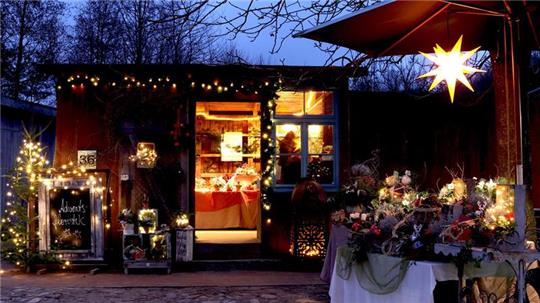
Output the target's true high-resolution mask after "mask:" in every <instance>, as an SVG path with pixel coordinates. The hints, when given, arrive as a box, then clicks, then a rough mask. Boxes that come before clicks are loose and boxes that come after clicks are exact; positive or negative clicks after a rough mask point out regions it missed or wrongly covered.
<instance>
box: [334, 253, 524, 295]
mask: <svg viewBox="0 0 540 303" xmlns="http://www.w3.org/2000/svg"><path fill="white" fill-rule="evenodd" d="M337 258H340V255H339V252H338V254H337V256H336V262H337ZM353 266H354V265H353ZM512 274H513V272H512V271H511V268H510V267H508V265H507V264H506V263H482V266H481V267H480V268H477V267H474V266H473V265H468V266H467V267H466V268H465V278H473V277H487V276H493V275H497V276H508V275H512ZM457 279H458V274H457V268H456V266H455V265H454V264H452V263H441V262H430V261H411V263H410V266H409V269H408V270H407V273H406V274H405V276H404V278H403V280H402V282H401V284H400V285H399V287H398V288H397V290H396V291H394V292H392V293H389V294H385V295H377V294H372V293H370V292H368V291H367V290H365V289H363V288H362V287H361V286H360V284H359V282H358V279H357V277H356V275H355V274H354V273H352V274H351V275H350V276H349V278H348V279H346V280H345V279H343V278H341V277H340V276H339V275H338V272H337V271H336V266H335V265H334V270H333V272H332V282H331V283H330V289H329V295H330V298H331V302H333V303H340V302H343V303H348V302H361V303H386V302H388V303H395V302H399V303H419V302H422V303H431V302H434V300H433V290H434V289H435V286H436V285H437V281H450V280H457Z"/></svg>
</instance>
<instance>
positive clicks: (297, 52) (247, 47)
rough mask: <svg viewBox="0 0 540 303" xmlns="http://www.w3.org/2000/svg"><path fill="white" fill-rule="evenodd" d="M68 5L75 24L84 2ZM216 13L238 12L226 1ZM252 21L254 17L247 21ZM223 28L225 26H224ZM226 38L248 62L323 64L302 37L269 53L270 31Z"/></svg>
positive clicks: (242, 2) (239, 2)
mask: <svg viewBox="0 0 540 303" xmlns="http://www.w3.org/2000/svg"><path fill="white" fill-rule="evenodd" d="M64 2H65V3H66V4H67V9H68V12H67V14H66V16H65V18H66V19H65V21H66V22H67V23H68V25H70V26H73V25H74V16H75V15H76V14H77V10H78V8H79V7H80V6H81V5H83V4H84V1H82V0H71V1H69V0H64ZM232 2H233V3H234V4H235V5H237V6H242V5H247V4H248V3H249V1H248V0H233V1H232ZM255 2H256V5H259V6H262V5H264V4H265V3H269V2H270V1H265V0H263V1H255ZM216 13H217V14H224V15H227V16H232V15H234V14H235V13H237V11H236V10H235V9H234V8H233V7H231V6H230V5H228V4H226V5H224V6H222V7H221V9H220V11H219V12H216ZM250 22H254V20H252V19H251V20H250ZM288 29H289V28H288V27H287V26H284V27H283V30H284V31H287V30H288ZM223 31H225V29H223ZM220 39H223V40H225V41H223V43H226V44H230V43H232V44H233V45H234V46H235V47H236V48H237V49H238V50H239V51H240V53H241V54H242V55H243V56H246V57H247V59H248V61H249V62H251V63H256V64H258V63H260V62H259V61H260V59H262V61H263V62H262V63H263V64H276V65H281V64H282V62H281V61H282V60H283V64H286V65H324V63H325V61H326V59H327V56H326V54H324V53H323V52H322V51H320V50H319V49H317V48H316V47H315V41H312V40H309V39H305V38H288V39H287V40H286V41H285V42H284V44H283V46H282V47H281V49H280V51H279V52H278V53H275V54H272V53H271V50H272V43H273V41H272V37H271V36H270V31H266V32H263V33H261V34H260V35H259V37H258V38H257V39H256V40H255V41H251V39H250V38H249V37H247V36H246V35H237V36H236V39H234V40H230V38H220Z"/></svg>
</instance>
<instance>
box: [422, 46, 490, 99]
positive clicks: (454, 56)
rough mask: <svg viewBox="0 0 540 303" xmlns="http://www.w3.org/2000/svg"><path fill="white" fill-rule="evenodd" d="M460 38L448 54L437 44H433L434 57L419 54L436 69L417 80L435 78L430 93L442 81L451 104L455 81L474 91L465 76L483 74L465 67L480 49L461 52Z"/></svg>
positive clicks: (472, 68)
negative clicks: (434, 65) (433, 64)
mask: <svg viewBox="0 0 540 303" xmlns="http://www.w3.org/2000/svg"><path fill="white" fill-rule="evenodd" d="M462 38H463V35H462V36H461V37H459V39H458V41H457V42H456V44H455V45H454V47H453V48H452V50H451V51H449V52H447V51H445V50H444V49H443V48H442V47H441V46H440V45H439V44H435V47H434V48H433V50H434V51H435V55H432V54H425V53H423V52H420V54H422V55H423V56H424V57H426V58H428V59H429V60H431V61H432V62H433V63H435V64H436V65H437V67H436V68H434V69H432V70H430V71H429V72H427V73H425V74H423V75H421V76H420V77H418V78H425V77H435V79H433V82H432V83H431V86H430V87H429V90H430V91H431V90H432V89H433V88H435V86H437V85H438V84H439V83H440V82H441V81H442V80H444V81H445V82H446V85H447V86H448V93H449V94H450V101H451V102H452V103H453V102H454V92H455V90H456V80H459V82H461V83H462V84H463V85H465V86H466V87H467V88H468V89H470V90H471V91H474V89H473V88H472V86H471V84H470V83H469V81H468V80H467V77H465V75H467V74H474V73H477V72H482V73H483V72H485V71H484V70H481V69H477V68H474V67H471V66H467V65H465V64H466V63H467V60H468V59H469V58H470V57H471V56H472V55H474V53H475V52H476V51H477V50H478V49H480V47H477V48H475V49H473V50H470V51H467V52H461V40H462Z"/></svg>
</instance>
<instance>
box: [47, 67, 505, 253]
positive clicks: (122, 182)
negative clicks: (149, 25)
mask: <svg viewBox="0 0 540 303" xmlns="http://www.w3.org/2000/svg"><path fill="white" fill-rule="evenodd" d="M43 68H44V69H45V70H47V71H48V72H49V73H51V74H54V76H55V77H56V79H57V125H56V134H57V145H56V150H55V157H54V165H55V166H61V165H63V164H65V163H68V162H70V161H75V162H77V154H78V151H82V150H92V151H94V150H95V151H97V167H96V168H97V170H98V171H107V172H108V173H109V176H110V178H109V180H108V182H107V184H109V187H108V188H109V192H108V199H107V200H106V202H105V203H106V204H104V209H105V210H106V212H105V213H104V215H103V219H102V220H103V222H102V224H103V225H104V226H106V227H108V228H106V229H105V238H104V239H105V248H106V251H109V252H110V253H111V255H110V256H114V255H120V253H119V252H118V249H119V248H120V247H119V246H120V245H121V241H119V240H120V239H121V233H122V232H121V230H122V228H121V226H120V223H119V221H118V220H117V215H118V213H119V211H121V210H122V209H124V208H131V209H133V210H138V209H141V208H142V207H144V206H148V207H150V208H155V209H157V210H158V217H159V224H162V223H163V224H169V223H173V222H174V220H175V216H176V212H177V211H179V210H182V211H184V212H188V213H192V214H194V216H193V217H192V218H191V221H190V223H191V225H192V226H194V227H195V230H196V236H197V240H196V241H195V242H196V243H195V256H194V257H195V258H196V259H203V258H218V259H219V258H235V257H236V258H246V257H249V258H253V257H254V258H257V257H263V256H285V255H289V254H290V253H291V252H295V254H296V253H298V251H301V253H299V254H300V255H302V256H310V255H317V254H320V253H321V252H323V251H324V242H322V245H323V246H322V247H304V248H303V249H302V250H298V249H297V248H296V247H294V245H296V244H297V243H294V242H295V241H298V238H297V237H296V238H295V237H293V238H292V239H293V240H291V227H292V226H293V223H294V222H295V219H296V218H297V217H298V216H301V215H302V214H301V213H298V211H296V212H295V210H294V208H293V206H292V205H291V202H290V197H291V192H292V190H293V188H294V186H295V184H296V183H297V182H298V181H299V180H301V179H302V178H304V177H315V178H316V179H317V180H318V181H319V183H321V184H322V187H323V189H324V190H325V191H326V192H328V193H330V194H331V193H332V192H335V191H337V190H338V189H339V187H340V185H341V184H342V183H343V182H345V181H346V180H347V178H348V176H349V167H350V166H351V165H352V164H354V163H355V162H358V161H363V160H365V159H367V158H369V157H371V152H372V151H373V150H379V151H380V159H381V172H380V173H381V174H382V175H384V174H390V173H392V170H394V169H405V168H407V169H411V170H413V171H416V172H417V173H418V174H419V175H421V176H423V178H424V179H423V180H422V183H423V184H424V185H425V186H427V187H432V188H435V187H436V186H437V183H438V182H441V184H443V182H446V181H449V180H450V179H451V176H450V175H449V174H448V173H447V172H446V170H445V169H444V168H445V167H455V165H456V164H460V165H462V164H463V163H465V166H466V173H467V175H469V176H480V177H489V176H494V175H495V174H496V167H495V166H493V165H491V163H492V161H491V160H490V159H491V158H492V157H493V155H492V153H491V152H490V151H491V148H490V147H491V146H493V144H494V141H493V140H494V125H495V121H494V119H495V118H494V114H493V113H494V107H493V103H492V102H491V97H490V96H489V94H487V95H483V97H482V98H476V99H475V102H471V103H469V104H466V105H459V104H453V105H451V104H448V101H447V98H446V96H442V97H441V98H439V97H438V96H437V95H435V96H431V97H428V98H423V99H420V100H419V99H415V98H413V97H407V96H404V95H403V94H390V93H369V94H368V93H358V92H351V91H349V90H348V84H349V78H350V77H351V76H354V74H353V73H352V72H353V71H351V70H347V69H344V68H321V67H313V68H311V67H286V66H280V67H278V66H238V65H231V66H208V65H143V66H135V65H49V66H44V67H43ZM325 232H326V226H324V224H319V226H318V227H310V229H306V230H305V231H303V234H304V235H305V239H310V240H305V239H304V240H303V241H308V242H309V241H314V240H313V239H315V240H316V239H323V240H324V237H325ZM321 248H322V249H321ZM231 254H232V256H231Z"/></svg>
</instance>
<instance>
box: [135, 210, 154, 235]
mask: <svg viewBox="0 0 540 303" xmlns="http://www.w3.org/2000/svg"><path fill="white" fill-rule="evenodd" d="M156 226H157V214H156V210H155V209H141V210H140V211H139V227H142V229H143V230H144V232H145V233H150V232H154V231H155V230H156Z"/></svg>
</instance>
